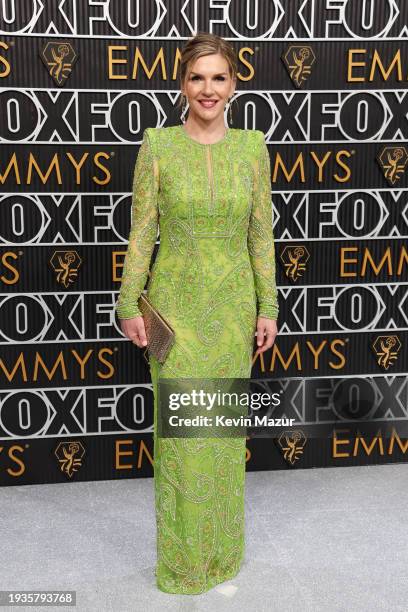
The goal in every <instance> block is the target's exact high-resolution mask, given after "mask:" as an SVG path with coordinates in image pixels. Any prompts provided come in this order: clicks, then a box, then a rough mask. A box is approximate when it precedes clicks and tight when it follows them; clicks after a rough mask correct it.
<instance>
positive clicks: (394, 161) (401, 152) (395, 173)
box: [377, 145, 408, 186]
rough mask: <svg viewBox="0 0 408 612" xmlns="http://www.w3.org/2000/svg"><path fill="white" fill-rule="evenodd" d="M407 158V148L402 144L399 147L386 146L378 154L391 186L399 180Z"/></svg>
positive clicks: (379, 161) (378, 159)
mask: <svg viewBox="0 0 408 612" xmlns="http://www.w3.org/2000/svg"><path fill="white" fill-rule="evenodd" d="M407 160H408V153H407V150H406V148H405V147H403V146H400V145H398V146H397V147H384V148H383V150H382V151H381V153H380V154H379V155H378V156H377V161H378V163H379V164H380V166H381V168H382V171H383V173H384V176H385V178H386V179H387V181H388V183H389V184H390V185H391V186H392V185H395V183H396V182H397V181H399V179H400V175H401V173H403V172H404V169H405V166H406V164H407Z"/></svg>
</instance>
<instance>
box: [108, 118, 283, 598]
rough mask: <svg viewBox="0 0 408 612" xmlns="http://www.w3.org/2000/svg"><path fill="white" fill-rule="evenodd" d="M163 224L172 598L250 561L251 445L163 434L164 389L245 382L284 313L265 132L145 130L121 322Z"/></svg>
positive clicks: (165, 574)
mask: <svg viewBox="0 0 408 612" xmlns="http://www.w3.org/2000/svg"><path fill="white" fill-rule="evenodd" d="M209 163H210V164H211V173H210V174H209ZM210 175H212V188H211V185H210V182H209V176H210ZM158 227H159V229H160V247H159V250H158V253H157V257H156V260H155V262H154V266H153V268H152V272H151V277H150V279H149V284H148V296H149V297H150V299H151V300H152V302H153V304H154V305H156V306H157V308H158V309H159V310H160V312H162V314H163V316H164V317H166V318H167V319H168V320H169V322H170V324H171V325H172V326H173V327H174V329H175V333H176V342H175V344H174V345H173V347H172V348H171V350H170V352H169V354H168V356H167V359H166V361H165V363H164V364H163V365H161V364H159V363H158V362H157V361H156V360H155V359H154V357H152V356H151V357H150V372H151V378H152V384H153V392H154V424H155V429H154V488H155V508H156V518H157V521H156V524H157V567H156V580H157V585H158V587H159V588H160V589H161V590H163V591H166V592H171V593H186V594H187V593H202V592H204V591H207V590H208V589H210V588H211V587H213V586H215V585H216V584H218V583H220V582H222V581H224V580H227V579H230V578H232V577H233V576H235V575H236V573H237V572H238V571H239V568H240V565H241V562H242V560H243V555H244V489H245V465H246V439H245V438H243V437H241V438H221V437H218V438H200V439H197V438H159V437H158V435H157V418H158V405H157V395H158V393H157V391H158V383H159V380H160V378H211V379H213V378H234V377H242V378H247V377H249V376H250V374H251V360H252V352H253V344H254V333H255V331H256V320H257V310H258V314H262V315H263V316H269V317H270V318H277V315H278V300H277V291H276V285H275V254H274V241H273V232H272V208H271V193H270V162H269V154H268V150H267V147H266V144H265V140H264V135H263V133H262V132H260V131H250V130H238V129H231V128H230V129H229V130H228V132H227V135H226V137H225V138H224V139H223V140H222V141H220V142H218V143H215V144H214V145H202V144H200V143H198V142H195V141H194V140H192V139H191V138H190V137H189V136H188V135H187V134H186V133H185V132H184V128H183V127H182V126H174V127H168V128H158V129H153V128H147V129H146V130H145V133H144V139H143V143H142V145H141V148H140V150H139V154H138V157H137V160H136V166H135V172H134V179H133V199H132V225H131V230H130V234H129V246H128V250H127V254H126V259H125V263H124V268H123V275H122V283H121V288H120V294H119V298H118V302H117V304H116V310H117V314H118V317H119V318H132V317H134V316H137V315H138V314H140V313H139V311H138V308H137V299H138V297H139V296H140V294H141V293H142V291H143V289H144V287H145V283H146V279H147V276H148V270H149V267H150V260H151V256H152V253H153V248H154V244H155V242H156V240H157V229H158Z"/></svg>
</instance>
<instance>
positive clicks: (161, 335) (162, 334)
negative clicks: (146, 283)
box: [138, 293, 175, 363]
mask: <svg viewBox="0 0 408 612" xmlns="http://www.w3.org/2000/svg"><path fill="white" fill-rule="evenodd" d="M138 307H139V310H140V312H141V313H142V316H143V321H144V325H145V330H146V338H147V347H146V349H145V352H144V356H145V353H146V351H149V353H150V354H152V355H153V356H154V357H156V359H157V361H159V362H160V363H163V362H164V361H165V359H166V357H167V354H168V352H169V350H170V349H171V347H172V346H173V344H174V340H175V333H174V330H173V328H172V327H171V325H170V324H169V323H168V322H167V321H166V319H164V317H162V315H161V314H160V312H159V311H158V310H157V308H155V307H154V306H153V304H152V303H151V302H150V300H149V299H148V298H147V297H146V296H145V295H144V293H142V295H141V296H140V298H139V300H138Z"/></svg>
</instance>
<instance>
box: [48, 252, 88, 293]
mask: <svg viewBox="0 0 408 612" xmlns="http://www.w3.org/2000/svg"><path fill="white" fill-rule="evenodd" d="M50 263H51V265H52V267H53V268H54V270H55V272H56V273H57V282H58V283H61V285H64V287H68V285H69V284H70V283H73V282H74V281H75V280H76V277H77V274H78V268H79V266H80V265H81V263H82V259H81V258H80V256H79V255H78V253H77V252H76V251H55V253H54V255H53V256H52V257H51V260H50Z"/></svg>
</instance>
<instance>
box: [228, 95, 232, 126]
mask: <svg viewBox="0 0 408 612" xmlns="http://www.w3.org/2000/svg"><path fill="white" fill-rule="evenodd" d="M230 100H231V98H229V99H228V111H227V113H229V123H231V125H232V104H231V102H230Z"/></svg>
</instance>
